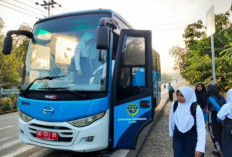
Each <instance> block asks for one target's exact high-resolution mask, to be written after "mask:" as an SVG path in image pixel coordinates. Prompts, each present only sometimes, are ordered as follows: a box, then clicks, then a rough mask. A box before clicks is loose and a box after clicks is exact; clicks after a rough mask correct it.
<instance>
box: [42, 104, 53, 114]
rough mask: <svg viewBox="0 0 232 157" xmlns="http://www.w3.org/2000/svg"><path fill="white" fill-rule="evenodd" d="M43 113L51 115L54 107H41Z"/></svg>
mask: <svg viewBox="0 0 232 157" xmlns="http://www.w3.org/2000/svg"><path fill="white" fill-rule="evenodd" d="M43 113H44V114H45V115H48V116H51V115H52V114H53V113H54V109H53V108H52V107H51V106H46V107H44V108H43Z"/></svg>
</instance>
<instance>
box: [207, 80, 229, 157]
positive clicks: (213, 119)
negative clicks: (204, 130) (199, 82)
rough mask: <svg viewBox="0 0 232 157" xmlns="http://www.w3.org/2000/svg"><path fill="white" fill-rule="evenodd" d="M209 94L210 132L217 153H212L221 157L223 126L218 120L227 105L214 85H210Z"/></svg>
mask: <svg viewBox="0 0 232 157" xmlns="http://www.w3.org/2000/svg"><path fill="white" fill-rule="evenodd" d="M207 92H208V96H209V98H208V109H209V122H208V125H209V132H210V136H211V139H212V141H213V143H214V147H215V149H216V151H212V153H213V154H214V155H217V156H221V145H222V124H221V120H220V119H218V118H217V113H218V111H219V110H220V109H221V107H222V106H223V105H224V104H225V103H226V100H225V98H224V97H223V96H221V95H220V94H219V90H218V88H217V86H216V84H214V83H210V84H209V85H208V87H207Z"/></svg>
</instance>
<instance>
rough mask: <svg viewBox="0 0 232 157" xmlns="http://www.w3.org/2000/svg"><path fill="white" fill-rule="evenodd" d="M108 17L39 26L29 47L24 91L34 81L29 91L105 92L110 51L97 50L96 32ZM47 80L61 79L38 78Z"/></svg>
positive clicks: (60, 20)
mask: <svg viewBox="0 0 232 157" xmlns="http://www.w3.org/2000/svg"><path fill="white" fill-rule="evenodd" d="M107 16H109V15H108V14H86V15H78V16H69V17H62V18H57V19H52V20H48V21H44V22H41V23H38V24H36V25H35V27H34V31H33V34H34V39H33V40H31V41H30V44H29V47H28V52H27V57H26V67H25V75H24V76H23V81H22V87H21V88H22V90H25V89H26V88H27V87H28V86H29V85H30V84H31V83H32V82H33V81H34V82H33V84H31V86H30V89H29V90H51V89H68V90H74V91H105V90H106V71H107V70H106V68H107V65H108V61H107V52H106V51H105V50H98V49H96V33H97V32H96V30H97V26H98V25H99V20H100V19H101V18H102V17H107ZM101 51H102V52H101ZM100 52H101V54H103V57H102V58H103V59H101V61H99V53H100ZM59 76H62V77H59ZM43 77H44V78H51V77H57V78H56V79H38V78H43ZM35 80H36V81H35Z"/></svg>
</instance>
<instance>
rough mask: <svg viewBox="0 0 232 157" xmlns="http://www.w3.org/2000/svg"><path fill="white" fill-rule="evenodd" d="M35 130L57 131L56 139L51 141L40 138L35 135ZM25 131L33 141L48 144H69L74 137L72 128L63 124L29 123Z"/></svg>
mask: <svg viewBox="0 0 232 157" xmlns="http://www.w3.org/2000/svg"><path fill="white" fill-rule="evenodd" d="M37 130H44V131H50V132H57V133H58V141H51V140H46V139H40V138H37V137H36V131H37ZM27 131H28V132H29V134H30V138H31V140H33V141H35V142H40V143H45V144H50V145H64V146H69V145H71V144H72V142H73V139H74V134H75V133H74V130H72V129H71V128H68V127H64V126H52V125H41V124H35V123H32V124H29V125H28V126H27Z"/></svg>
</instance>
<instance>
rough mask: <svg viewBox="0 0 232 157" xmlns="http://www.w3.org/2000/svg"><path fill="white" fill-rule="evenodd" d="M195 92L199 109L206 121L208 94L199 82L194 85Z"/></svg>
mask: <svg viewBox="0 0 232 157" xmlns="http://www.w3.org/2000/svg"><path fill="white" fill-rule="evenodd" d="M195 93H196V96H197V103H198V104H199V105H200V106H201V109H202V111H203V114H204V119H205V122H207V121H208V107H207V101H208V94H207V92H206V89H205V86H204V84H203V83H201V82H199V83H197V85H196V87H195Z"/></svg>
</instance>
